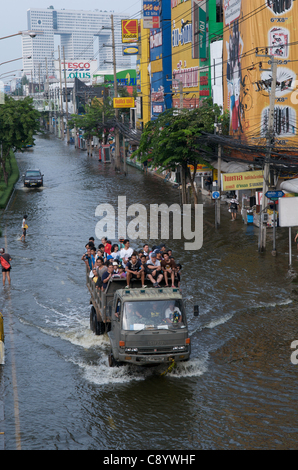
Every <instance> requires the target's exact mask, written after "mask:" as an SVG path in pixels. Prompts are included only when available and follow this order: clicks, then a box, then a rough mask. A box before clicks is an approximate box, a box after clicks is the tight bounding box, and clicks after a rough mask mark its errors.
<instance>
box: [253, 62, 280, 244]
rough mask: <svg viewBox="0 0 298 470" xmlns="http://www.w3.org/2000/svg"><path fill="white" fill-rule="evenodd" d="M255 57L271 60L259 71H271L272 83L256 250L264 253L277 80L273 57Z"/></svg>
mask: <svg viewBox="0 0 298 470" xmlns="http://www.w3.org/2000/svg"><path fill="white" fill-rule="evenodd" d="M256 55H257V57H266V58H270V60H271V69H262V68H261V67H260V71H268V70H271V73H272V81H271V92H270V108H269V120H268V133H267V150H266V157H265V164H264V179H263V196H262V212H261V217H260V230H259V244H258V245H259V246H258V250H259V251H260V252H262V251H266V232H267V230H266V229H267V226H266V224H265V223H263V222H262V215H263V214H264V212H265V209H266V207H267V198H266V196H265V194H266V192H267V191H268V189H269V176H270V157H271V149H272V143H273V136H274V106H275V99H276V97H275V93H276V78H277V61H276V60H275V57H274V56H268V54H266V55H259V54H256Z"/></svg>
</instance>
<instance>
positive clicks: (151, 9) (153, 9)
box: [143, 0, 159, 18]
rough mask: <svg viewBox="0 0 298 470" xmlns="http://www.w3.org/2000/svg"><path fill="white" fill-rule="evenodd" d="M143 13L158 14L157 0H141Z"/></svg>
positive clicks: (145, 14)
mask: <svg viewBox="0 0 298 470" xmlns="http://www.w3.org/2000/svg"><path fill="white" fill-rule="evenodd" d="M143 15H144V18H145V17H147V16H159V0H151V1H150V0H143Z"/></svg>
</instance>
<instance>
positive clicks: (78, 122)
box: [68, 98, 115, 138]
mask: <svg viewBox="0 0 298 470" xmlns="http://www.w3.org/2000/svg"><path fill="white" fill-rule="evenodd" d="M114 117H115V110H114V109H113V107H112V105H111V103H110V99H109V98H105V99H103V101H101V100H99V99H96V98H95V99H94V100H93V101H92V103H91V105H87V106H86V114H83V115H77V114H72V116H71V120H70V121H69V123H68V124H69V127H70V129H72V128H74V127H77V128H79V129H83V130H84V131H85V134H84V137H85V138H89V137H90V136H93V135H94V136H97V137H101V135H102V130H103V128H104V127H105V128H108V127H109V125H108V122H109V120H111V119H114ZM103 119H104V121H103Z"/></svg>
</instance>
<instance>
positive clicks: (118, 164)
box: [111, 15, 121, 171]
mask: <svg viewBox="0 0 298 470" xmlns="http://www.w3.org/2000/svg"><path fill="white" fill-rule="evenodd" d="M111 28H112V48H113V67H114V98H117V97H118V84H117V68H116V46H115V29H114V15H111ZM115 118H116V127H115V157H116V165H115V170H116V171H120V169H121V162H120V138H119V129H118V127H117V123H118V121H119V109H117V108H115Z"/></svg>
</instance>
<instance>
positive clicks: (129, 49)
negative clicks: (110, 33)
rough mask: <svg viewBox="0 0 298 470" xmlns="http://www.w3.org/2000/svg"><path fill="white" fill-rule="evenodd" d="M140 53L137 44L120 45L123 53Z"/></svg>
mask: <svg viewBox="0 0 298 470" xmlns="http://www.w3.org/2000/svg"><path fill="white" fill-rule="evenodd" d="M139 53H140V48H139V46H122V54H123V55H138V54H139Z"/></svg>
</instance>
